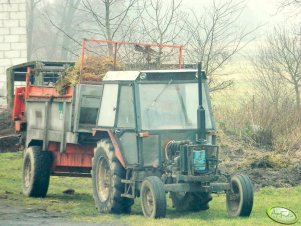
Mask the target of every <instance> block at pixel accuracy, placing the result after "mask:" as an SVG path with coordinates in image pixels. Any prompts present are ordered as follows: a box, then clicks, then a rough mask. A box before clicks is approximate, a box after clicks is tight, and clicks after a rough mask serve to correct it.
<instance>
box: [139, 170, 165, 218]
mask: <svg viewBox="0 0 301 226" xmlns="http://www.w3.org/2000/svg"><path fill="white" fill-rule="evenodd" d="M140 197H141V206H142V211H143V214H144V216H145V217H151V218H163V217H165V215H166V195H165V189H164V184H163V182H162V181H161V180H160V179H159V178H158V177H156V176H150V177H147V178H145V180H144V181H143V182H142V185H141V189H140Z"/></svg>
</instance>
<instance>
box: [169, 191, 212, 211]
mask: <svg viewBox="0 0 301 226" xmlns="http://www.w3.org/2000/svg"><path fill="white" fill-rule="evenodd" d="M170 198H171V200H172V204H173V207H175V208H176V210H178V211H195V212H197V211H200V210H207V209H209V202H210V201H211V200H212V196H211V194H210V193H209V192H170Z"/></svg>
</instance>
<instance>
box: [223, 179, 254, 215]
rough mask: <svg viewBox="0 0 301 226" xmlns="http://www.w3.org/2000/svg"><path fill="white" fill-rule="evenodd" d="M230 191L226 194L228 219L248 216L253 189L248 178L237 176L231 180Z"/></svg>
mask: <svg viewBox="0 0 301 226" xmlns="http://www.w3.org/2000/svg"><path fill="white" fill-rule="evenodd" d="M230 183H231V184H230V185H231V190H229V191H228V192H227V193H226V197H227V210H228V215H229V216H230V217H238V216H250V214H251V211H252V207H253V199H254V194H253V187H252V183H251V181H250V179H249V177H248V176H246V175H244V174H238V175H235V176H233V177H232V178H231V181H230Z"/></svg>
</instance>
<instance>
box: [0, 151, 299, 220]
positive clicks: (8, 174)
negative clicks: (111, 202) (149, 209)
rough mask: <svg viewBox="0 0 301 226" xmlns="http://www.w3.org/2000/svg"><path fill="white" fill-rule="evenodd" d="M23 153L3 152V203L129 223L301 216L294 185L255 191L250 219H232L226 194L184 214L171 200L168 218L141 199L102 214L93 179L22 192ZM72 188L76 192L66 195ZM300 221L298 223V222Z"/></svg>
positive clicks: (64, 180) (62, 180) (58, 181)
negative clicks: (275, 213)
mask: <svg viewBox="0 0 301 226" xmlns="http://www.w3.org/2000/svg"><path fill="white" fill-rule="evenodd" d="M21 159H22V153H20V152H19V153H2V154H0V162H1V164H0V202H1V199H3V198H5V199H7V200H8V201H9V202H11V203H12V204H16V203H17V204H18V205H21V206H24V207H26V208H38V209H44V210H46V211H48V212H55V213H59V214H61V215H63V216H64V217H66V218H69V219H71V220H74V221H82V222H110V223H111V224H113V225H114V223H116V224H117V223H119V224H120V223H121V224H127V225H144V226H147V225H152V226H153V225H164V226H165V225H170V226H176V225H181V226H182V225H187V226H188V225H189V226H192V225H219V226H222V225H231V226H235V225H277V224H276V223H275V222H273V221H271V220H270V219H269V218H268V217H267V216H266V213H265V211H266V209H267V208H269V207H272V206H283V207H286V208H290V209H292V210H294V211H295V212H296V213H297V215H298V216H301V208H300V207H301V204H300V200H301V186H298V187H294V188H281V189H274V188H265V189H263V190H261V191H259V192H256V193H255V201H254V208H253V212H252V214H251V216H250V217H249V218H235V219H231V218H228V216H227V212H226V203H225V196H224V195H219V196H218V195H214V196H213V201H211V203H210V204H211V205H210V210H208V211H204V212H198V213H180V212H176V211H175V210H174V209H173V208H172V207H171V202H170V199H168V209H167V216H166V218H165V219H159V220H153V219H147V218H145V217H144V216H143V214H142V210H141V206H140V200H139V199H136V200H135V204H134V206H133V209H132V215H117V216H116V215H109V214H99V213H98V212H97V210H96V209H95V206H94V200H93V198H92V194H91V192H92V188H91V179H90V178H85V179H83V178H68V177H51V182H50V186H49V191H48V195H47V197H46V198H44V199H37V198H27V197H24V196H23V195H22V192H21V191H22V190H21V171H22V166H21V165H22V161H21ZM68 188H72V189H74V190H75V194H74V195H67V194H63V193H62V192H63V191H64V190H66V189H68ZM297 224H298V223H297Z"/></svg>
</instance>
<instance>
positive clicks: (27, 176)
mask: <svg viewBox="0 0 301 226" xmlns="http://www.w3.org/2000/svg"><path fill="white" fill-rule="evenodd" d="M52 159H53V156H52V153H51V152H49V151H42V150H41V148H40V147H38V146H32V147H29V148H27V149H26V150H25V153H24V159H23V177H22V187H23V194H24V195H26V196H29V197H42V198H44V197H45V196H46V194H47V191H48V186H49V180H50V170H51V164H52Z"/></svg>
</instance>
